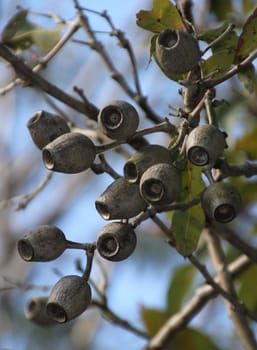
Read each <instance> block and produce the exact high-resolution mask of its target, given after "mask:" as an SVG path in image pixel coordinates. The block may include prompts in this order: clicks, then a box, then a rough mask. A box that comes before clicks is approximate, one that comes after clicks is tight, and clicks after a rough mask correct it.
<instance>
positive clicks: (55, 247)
mask: <svg viewBox="0 0 257 350" xmlns="http://www.w3.org/2000/svg"><path fill="white" fill-rule="evenodd" d="M17 248H18V252H19V254H20V256H21V258H22V259H23V260H25V261H51V260H54V259H56V258H58V257H59V256H60V255H61V254H62V253H63V252H64V250H65V249H66V248H67V241H66V238H65V235H64V233H63V232H62V231H61V230H60V229H59V228H57V227H55V226H50V225H42V226H39V227H37V228H35V229H33V230H31V231H29V232H28V233H27V234H26V235H25V236H24V237H23V238H21V239H19V240H18V242H17Z"/></svg>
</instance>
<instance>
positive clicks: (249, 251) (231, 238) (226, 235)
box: [212, 223, 257, 264]
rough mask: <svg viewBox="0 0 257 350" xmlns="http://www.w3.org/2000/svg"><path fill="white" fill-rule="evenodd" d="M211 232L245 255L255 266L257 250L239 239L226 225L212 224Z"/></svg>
mask: <svg viewBox="0 0 257 350" xmlns="http://www.w3.org/2000/svg"><path fill="white" fill-rule="evenodd" d="M212 231H213V233H214V234H215V235H219V236H221V237H222V238H223V239H225V240H226V241H228V242H229V243H231V244H232V245H233V246H234V247H235V248H237V249H238V250H239V251H240V252H241V253H244V254H245V255H247V256H248V257H249V258H250V259H251V260H252V262H254V263H256V264H257V249H256V248H254V247H252V246H251V245H249V244H247V243H246V242H245V241H243V240H242V239H240V238H239V237H238V235H236V234H235V233H234V232H233V231H232V230H231V229H230V228H229V227H228V226H227V225H222V224H219V223H215V224H214V223H212Z"/></svg>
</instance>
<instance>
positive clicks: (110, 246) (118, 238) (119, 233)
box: [96, 222, 137, 261]
mask: <svg viewBox="0 0 257 350" xmlns="http://www.w3.org/2000/svg"><path fill="white" fill-rule="evenodd" d="M136 243H137V239H136V234H135V232H134V230H133V228H132V226H131V225H130V224H126V223H122V222H111V223H109V224H107V225H105V226H104V227H103V228H102V229H101V231H100V232H99V234H98V236H97V239H96V249H97V251H98V253H99V254H100V255H101V256H102V257H103V258H105V259H107V260H110V261H121V260H124V259H127V258H128V257H129V256H130V255H131V254H132V253H133V251H134V250H135V247H136Z"/></svg>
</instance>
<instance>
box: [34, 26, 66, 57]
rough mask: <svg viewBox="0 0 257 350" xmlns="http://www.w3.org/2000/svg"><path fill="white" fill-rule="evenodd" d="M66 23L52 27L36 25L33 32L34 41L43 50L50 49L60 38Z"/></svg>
mask: <svg viewBox="0 0 257 350" xmlns="http://www.w3.org/2000/svg"><path fill="white" fill-rule="evenodd" d="M64 27H65V24H60V25H58V26H56V27H55V28H52V29H46V28H43V27H35V28H34V30H33V31H32V32H31V34H30V35H31V37H32V39H33V43H34V44H35V45H36V46H37V47H38V48H39V49H40V50H41V51H42V52H47V51H50V50H51V49H52V48H53V47H54V46H55V45H56V44H57V43H58V41H59V40H60V37H61V35H60V33H61V31H62V30H63V29H64Z"/></svg>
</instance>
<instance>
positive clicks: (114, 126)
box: [98, 101, 139, 140]
mask: <svg viewBox="0 0 257 350" xmlns="http://www.w3.org/2000/svg"><path fill="white" fill-rule="evenodd" d="M98 123H99V126H100V127H101V129H102V131H103V132H104V133H105V134H106V135H107V136H109V137H110V138H112V139H115V140H126V139H127V138H129V137H131V136H133V135H134V133H135V131H136V129H137V127H138V124H139V116H138V113H137V111H136V109H135V107H133V106H132V105H131V104H130V103H128V102H125V101H113V102H111V103H110V104H108V105H107V106H105V107H103V108H102V109H101V111H100V112H99V115H98Z"/></svg>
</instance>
